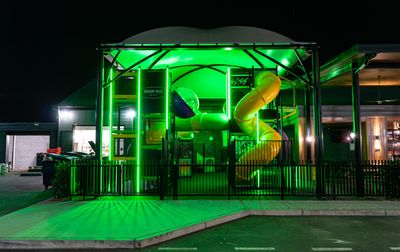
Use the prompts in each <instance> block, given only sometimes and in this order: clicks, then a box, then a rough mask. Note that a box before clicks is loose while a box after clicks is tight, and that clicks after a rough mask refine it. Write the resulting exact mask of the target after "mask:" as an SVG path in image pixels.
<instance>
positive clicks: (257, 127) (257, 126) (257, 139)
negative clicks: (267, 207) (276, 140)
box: [256, 111, 260, 187]
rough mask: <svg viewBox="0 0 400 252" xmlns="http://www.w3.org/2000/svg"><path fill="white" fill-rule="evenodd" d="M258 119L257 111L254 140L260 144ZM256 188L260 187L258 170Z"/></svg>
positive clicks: (258, 172)
mask: <svg viewBox="0 0 400 252" xmlns="http://www.w3.org/2000/svg"><path fill="white" fill-rule="evenodd" d="M258 123H259V119H258V111H257V113H256V132H257V138H256V143H257V144H258V143H259V142H260V126H259V124H258ZM257 187H260V169H258V170H257Z"/></svg>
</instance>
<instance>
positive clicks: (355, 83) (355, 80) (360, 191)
mask: <svg viewBox="0 0 400 252" xmlns="http://www.w3.org/2000/svg"><path fill="white" fill-rule="evenodd" d="M358 72H359V65H358V64H357V63H353V65H352V85H351V91H352V96H351V98H352V99H351V104H352V117H353V132H354V135H355V136H354V150H355V164H356V167H355V168H356V185H357V196H359V197H362V196H363V195H364V181H363V174H362V173H363V171H362V167H361V160H362V151H361V120H360V78H359V74H358Z"/></svg>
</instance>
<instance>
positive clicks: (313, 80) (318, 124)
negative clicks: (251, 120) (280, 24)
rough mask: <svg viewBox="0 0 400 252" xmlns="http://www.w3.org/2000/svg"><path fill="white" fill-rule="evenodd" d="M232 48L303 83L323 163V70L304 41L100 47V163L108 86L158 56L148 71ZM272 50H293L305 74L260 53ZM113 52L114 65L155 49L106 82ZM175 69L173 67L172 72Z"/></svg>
mask: <svg viewBox="0 0 400 252" xmlns="http://www.w3.org/2000/svg"><path fill="white" fill-rule="evenodd" d="M227 47H230V48H233V49H234V50H242V51H243V52H244V53H246V54H247V55H248V56H249V57H251V58H252V59H253V60H254V62H255V63H256V64H257V65H258V66H259V67H261V68H264V65H263V64H262V63H261V62H259V61H258V60H257V59H256V58H255V56H254V55H253V54H252V53H251V52H250V51H253V52H255V53H256V54H258V55H260V56H262V57H263V58H265V59H267V60H269V61H271V62H273V63H274V64H276V65H277V66H280V67H282V68H283V69H285V70H286V71H287V74H289V75H291V76H294V77H295V78H296V79H297V80H298V81H296V82H297V83H301V84H300V85H298V86H297V87H299V86H301V85H304V89H305V94H306V102H305V106H304V109H305V117H306V132H307V134H308V135H307V136H310V135H309V134H310V133H311V124H312V123H313V125H314V144H315V148H314V150H315V153H314V162H315V163H320V162H322V161H323V160H324V150H323V133H322V115H321V89H320V72H319V71H320V69H319V53H318V50H319V46H318V45H317V44H316V43H303V42H290V43H239V44H238V43H221V44H218V43H216V44H101V45H100V46H99V47H98V63H97V64H98V66H97V70H98V71H97V99H96V150H95V153H96V156H97V158H98V159H99V160H100V163H101V160H102V154H101V150H102V142H103V141H102V131H103V104H104V89H105V88H107V87H108V85H109V84H110V83H112V82H114V81H115V80H117V79H119V78H120V77H122V76H123V75H124V74H125V73H126V72H129V71H130V70H131V69H133V68H134V67H136V66H138V65H140V64H141V63H142V62H144V61H146V60H148V59H149V58H151V57H155V56H158V57H157V58H156V59H155V60H154V61H153V62H152V63H151V64H150V67H149V69H151V68H152V67H153V66H154V65H156V64H157V62H159V61H160V60H161V59H162V58H163V57H164V56H166V55H167V54H168V53H169V52H171V51H173V50H176V49H179V50H184V49H196V50H214V49H215V50H221V49H223V48H227ZM265 49H272V50H274V49H275V50H279V49H292V50H293V52H294V54H295V55H296V57H297V60H298V62H299V64H298V66H299V68H300V69H301V71H302V74H298V73H296V72H295V71H293V69H291V68H289V67H287V66H285V65H284V64H282V63H281V62H279V61H277V60H276V59H274V58H272V57H270V56H268V55H266V54H265V53H263V52H261V51H259V50H265ZM299 49H302V50H305V51H306V52H307V53H308V54H310V55H311V59H312V67H311V69H306V67H305V64H304V62H303V60H302V57H301V56H300V54H299V52H298V50H299ZM111 50H118V53H117V54H116V55H114V56H113V57H112V60H111V64H112V65H115V64H116V63H117V58H118V56H119V54H120V52H121V51H124V50H156V51H155V52H153V53H151V54H150V55H148V56H145V57H143V58H142V59H140V60H138V61H136V62H135V63H133V64H132V65H131V66H129V67H127V68H125V69H124V70H123V71H122V72H121V73H119V74H118V75H116V76H115V77H113V78H110V77H109V76H108V77H107V79H105V78H104V76H105V69H104V58H105V57H107V56H108V55H110V54H109V53H110V51H111ZM215 66H216V65H215V64H214V65H212V64H211V65H198V66H197V68H194V69H192V70H191V71H192V72H193V71H196V70H200V69H203V68H210V69H212V70H216V71H219V70H218V69H213V68H214V67H215ZM226 66H227V67H230V66H231V67H238V66H235V65H228V64H227V65H226ZM172 68H173V67H171V69H172ZM182 77H183V76H179V77H178V78H182ZM311 101H312V102H311ZM311 106H312V107H313V111H314V113H313V115H314V116H313V117H312V119H313V121H311V113H310V111H311ZM311 144H312V142H307V141H306V152H307V159H309V161H311V157H312V155H311ZM316 175H317V193H318V191H321V186H322V184H321V179H322V177H321V176H322V174H320V172H319V171H317V174H316Z"/></svg>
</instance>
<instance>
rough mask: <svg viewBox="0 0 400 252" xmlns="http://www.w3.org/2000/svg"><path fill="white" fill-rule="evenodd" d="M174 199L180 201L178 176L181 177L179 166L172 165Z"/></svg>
mask: <svg viewBox="0 0 400 252" xmlns="http://www.w3.org/2000/svg"><path fill="white" fill-rule="evenodd" d="M171 167H172V199H173V200H177V199H178V176H179V172H178V169H179V164H178V165H172V166H171Z"/></svg>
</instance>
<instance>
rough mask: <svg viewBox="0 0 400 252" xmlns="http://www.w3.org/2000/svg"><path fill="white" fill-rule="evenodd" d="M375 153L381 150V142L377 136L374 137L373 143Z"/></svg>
mask: <svg viewBox="0 0 400 252" xmlns="http://www.w3.org/2000/svg"><path fill="white" fill-rule="evenodd" d="M374 149H375V152H378V151H380V150H381V142H380V141H379V136H375V143H374Z"/></svg>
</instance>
